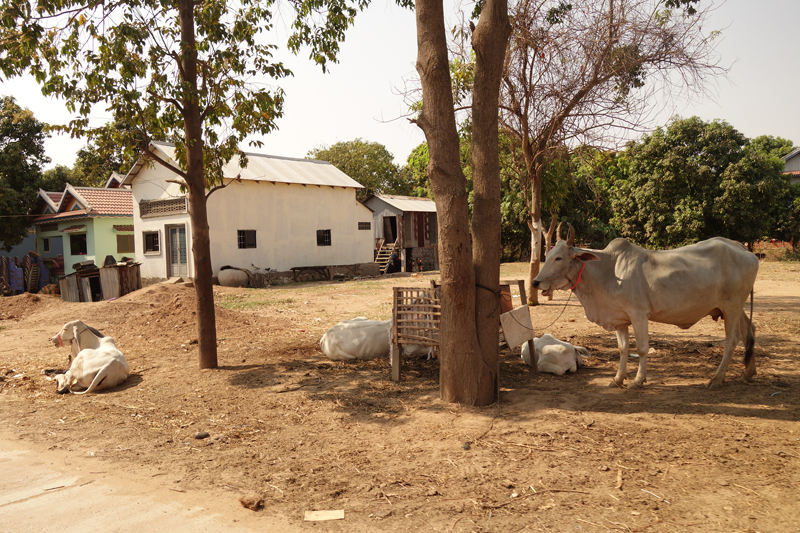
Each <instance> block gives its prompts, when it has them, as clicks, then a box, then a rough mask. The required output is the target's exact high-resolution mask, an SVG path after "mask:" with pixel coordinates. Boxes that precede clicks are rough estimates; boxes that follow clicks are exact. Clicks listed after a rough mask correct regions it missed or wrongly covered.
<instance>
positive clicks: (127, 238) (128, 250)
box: [117, 235, 134, 254]
mask: <svg viewBox="0 0 800 533" xmlns="http://www.w3.org/2000/svg"><path fill="white" fill-rule="evenodd" d="M133 252H134V250H133V235H117V253H118V254H132V253H133Z"/></svg>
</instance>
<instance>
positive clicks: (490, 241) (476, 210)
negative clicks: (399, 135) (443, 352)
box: [472, 0, 511, 404]
mask: <svg viewBox="0 0 800 533" xmlns="http://www.w3.org/2000/svg"><path fill="white" fill-rule="evenodd" d="M510 34H511V24H510V23H509V21H508V3H507V0H495V1H491V2H486V3H484V5H483V9H482V11H481V16H480V19H479V21H478V25H477V27H476V28H475V31H474V33H473V34H472V48H473V50H474V51H475V82H474V85H473V89H472V91H473V92H472V166H473V168H472V173H473V209H472V239H473V253H472V257H473V262H474V265H475V281H476V288H477V291H476V294H475V298H476V305H475V323H476V325H477V331H478V345H479V347H480V351H481V354H482V356H483V364H484V368H483V374H482V375H481V380H482V381H487V383H485V384H484V383H483V382H482V383H481V384H480V385H479V391H481V392H483V393H486V394H488V392H489V391H490V386H491V388H492V393H493V397H496V396H497V394H498V392H499V383H500V382H499V370H500V364H499V351H500V350H499V328H500V300H499V296H498V295H499V291H500V256H501V255H502V248H503V247H502V242H501V240H502V237H501V223H502V220H501V215H500V199H501V191H500V156H499V142H498V131H499V130H498V127H499V124H498V103H499V99H500V79H501V76H502V74H503V65H504V59H505V53H506V45H507V43H508V37H509V35H510ZM489 382H490V383H489ZM490 400H491V399H490V398H489V397H488V396H487V397H486V398H485V399H481V398H479V400H478V403H481V404H486V403H490Z"/></svg>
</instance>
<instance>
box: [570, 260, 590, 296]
mask: <svg viewBox="0 0 800 533" xmlns="http://www.w3.org/2000/svg"><path fill="white" fill-rule="evenodd" d="M584 268H586V261H584V262H583V266H582V267H581V271H580V272H578V281H576V282H575V285H573V286H572V287H570V288H569V290H571V291H574V290H575V287H577V286H578V283H580V282H581V274H583V269H584Z"/></svg>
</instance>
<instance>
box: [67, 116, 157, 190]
mask: <svg viewBox="0 0 800 533" xmlns="http://www.w3.org/2000/svg"><path fill="white" fill-rule="evenodd" d="M135 132H136V130H135V129H132V128H131V127H130V126H128V125H126V124H121V123H119V122H117V121H115V122H113V123H111V124H108V125H106V126H103V127H102V128H101V129H98V131H96V132H95V135H94V137H93V140H92V142H91V143H89V144H88V145H87V146H86V147H85V148H81V149H80V150H78V153H77V155H76V157H75V165H74V166H73V167H72V172H73V174H74V178H73V179H75V181H76V182H79V183H83V184H85V185H88V186H90V187H100V186H102V185H104V184H105V183H106V181H108V177H109V176H110V175H111V173H112V172H117V173H120V174H123V175H124V174H125V173H126V172H127V171H128V170H130V168H131V167H132V166H133V164H134V163H135V162H136V156H137V153H136V151H135V150H134V149H133V147H138V146H140V145H141V142H142V140H143V139H142V138H141V137H140V136H138V135H135ZM131 133H133V135H131V137H130V138H127V139H126V138H125V136H126V134H131Z"/></svg>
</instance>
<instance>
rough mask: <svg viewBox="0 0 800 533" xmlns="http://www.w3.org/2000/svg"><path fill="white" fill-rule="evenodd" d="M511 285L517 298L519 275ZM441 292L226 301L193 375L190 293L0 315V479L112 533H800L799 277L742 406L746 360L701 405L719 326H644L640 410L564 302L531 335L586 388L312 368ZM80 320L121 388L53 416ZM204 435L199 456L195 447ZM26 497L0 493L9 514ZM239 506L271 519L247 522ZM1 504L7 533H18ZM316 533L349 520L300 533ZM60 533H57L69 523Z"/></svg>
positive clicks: (304, 293)
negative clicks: (93, 508) (104, 517)
mask: <svg viewBox="0 0 800 533" xmlns="http://www.w3.org/2000/svg"><path fill="white" fill-rule="evenodd" d="M503 268H504V272H503V277H504V278H509V277H513V276H515V275H520V274H521V273H522V272H523V270H524V265H504V267H503ZM435 275H436V274H435V273H431V274H426V275H425V276H424V277H420V278H412V277H397V278H391V279H383V280H361V281H357V282H338V283H320V284H303V285H293V286H285V287H276V288H271V289H263V290H262V289H259V290H253V289H229V288H222V287H219V288H215V293H216V296H215V298H216V302H217V306H218V310H217V320H218V337H219V343H220V344H219V357H220V368H219V369H216V370H211V371H202V372H201V371H198V370H197V346H196V344H195V338H196V333H195V328H194V316H193V315H194V307H195V301H194V294H193V291H192V290H191V289H189V288H186V287H183V286H181V285H166V284H162V285H155V286H151V287H147V288H145V289H143V290H141V291H137V292H136V293H133V294H130V295H127V296H125V297H123V298H120V299H118V300H115V301H112V302H97V303H91V304H73V303H65V302H62V301H60V300H58V299H56V298H52V297H45V296H32V295H22V296H16V297H11V298H2V299H0V341H2V344H0V376H1V377H2V378H3V379H2V381H0V443H1V444H0V461H2V460H3V459H8V461H3V462H4V463H6V464H15V461H21V460H22V459H20V453H22V452H25V453H27V455H26V457H27V458H28V459H30V460H33V461H37V462H41V463H42V464H41V465H38V467H42V466H43V467H45V468H46V469H50V468H53V469H54V471H57V475H58V476H62V477H57V478H53V482H54V483H58V484H59V485H65V487H66V485H68V484H69V486H70V487H71V488H69V489H67V488H65V489H63V490H58V491H56V494H62V495H63V494H65V493H68V492H69V491H75V492H76V493H79V492H80V491H84V490H88V488H91V487H101V488H102V489H103V490H108V491H109V492H112V493H113V494H114V497H113V498H111V501H114V502H116V501H119V502H122V503H121V504H120V505H121V514H124V515H125V516H130V515H134V516H135V515H136V514H137V511H136V507H135V505H137V503H136V502H137V500H138V501H139V504H138V505H139V508H140V509H142V508H146V509H152V510H153V512H154V513H155V515H153V516H154V517H155V516H156V515H157V514H158V512H161V515H169V516H173V515H174V516H176V517H178V521H177V522H178V525H176V526H174V527H172V526H170V529H172V530H176V531H206V530H219V531H223V530H224V529H222V528H223V527H225V528H230V529H228V530H230V531H236V530H237V529H239V530H242V529H243V530H247V529H248V528H249V529H250V530H260V531H270V530H275V531H291V530H293V529H294V530H304V531H305V530H324V531H347V532H364V531H403V532H405V531H409V530H419V531H443V532H445V531H446V532H472V531H475V532H486V531H497V532H500V531H502V532H514V531H542V532H561V531H564V532H566V531H569V532H575V531H580V532H608V531H622V532H633V531H645V532H647V533H657V532H685V531H719V532H735V531H742V532H745V531H747V532H756V531H760V532H763V533H767V532H790V531H800V512H799V511H798V509H800V491H798V489H797V487H798V483H800V358H799V357H798V343H800V265H797V264H780V263H762V265H761V270H760V273H759V278H758V281H757V283H756V299H755V316H754V321H755V323H756V325H757V328H758V331H757V340H756V365H757V368H758V375H757V376H756V379H755V381H754V382H752V383H746V382H744V380H743V379H742V377H741V369H742V367H741V362H740V360H741V355H742V349H741V348H739V349H738V351H737V354H736V361H735V362H734V363H732V364H731V367H730V369H729V371H728V375H727V381H726V383H725V385H724V386H723V387H722V389H721V390H719V391H709V390H707V389H706V388H705V387H704V385H705V383H707V381H708V380H709V379H710V377H711V376H712V375H713V372H714V370H715V369H716V366H717V365H718V364H719V360H720V358H721V354H722V340H723V335H724V334H723V326H722V325H721V324H720V323H716V322H713V321H712V320H711V319H710V318H707V319H704V320H703V321H701V322H700V323H699V324H697V325H696V326H695V327H693V328H692V329H690V330H679V329H677V328H674V327H668V326H660V325H655V326H654V327H653V332H652V338H651V347H652V348H653V349H654V353H653V355H652V356H651V357H650V358H649V359H648V382H647V384H646V386H645V388H644V390H641V391H628V390H620V389H611V388H608V387H607V384H608V383H609V381H610V379H611V377H612V376H613V374H614V372H615V369H616V361H617V357H618V356H617V349H616V340H615V337H614V335H613V334H611V333H608V332H606V331H604V330H602V329H601V328H599V327H598V326H595V325H594V324H591V323H589V322H588V321H586V319H585V318H584V316H583V312H582V308H581V307H580V306H579V305H578V304H577V302H575V301H574V299H573V300H567V294H566V293H558V294H557V295H556V299H555V300H553V301H552V302H546V303H544V304H543V305H540V306H538V307H535V308H534V309H533V310H532V313H531V314H532V319H533V324H534V327H535V328H537V331H540V332H549V333H552V334H554V335H556V336H557V337H559V338H561V339H564V340H569V341H570V342H573V343H574V344H579V345H583V346H586V347H588V348H589V350H590V351H591V353H592V357H591V358H589V359H588V361H587V363H588V364H587V366H585V367H584V368H581V369H580V370H579V371H578V372H577V373H576V374H570V375H566V376H562V377H558V376H553V375H549V374H544V375H540V374H535V373H533V372H531V371H530V369H528V368H527V367H526V366H525V365H524V364H523V363H522V362H521V361H520V359H519V355H518V351H516V352H513V353H512V352H510V351H505V352H504V353H503V354H502V355H501V387H502V388H501V401H500V403H499V404H497V405H493V406H489V407H484V408H473V407H465V406H459V405H452V404H445V403H442V402H440V401H439V400H438V386H437V375H438V374H437V373H438V364H437V362H436V361H435V360H434V361H426V360H424V359H414V360H411V361H409V363H408V366H407V372H406V373H405V375H404V376H405V377H404V380H403V381H402V382H400V383H394V382H392V381H390V380H389V375H390V372H389V366H388V363H387V361H383V360H381V361H370V362H358V363H341V362H332V361H329V360H327V359H326V358H325V357H324V355H322V354H321V352H320V351H319V347H318V344H317V343H318V340H319V337H320V336H321V335H322V333H324V331H325V330H327V328H329V327H330V326H332V325H333V324H335V323H336V322H338V321H339V320H342V319H345V318H352V317H354V316H367V317H369V318H380V319H386V318H389V316H390V314H391V303H390V298H391V287H392V286H423V285H427V284H428V282H429V279H430V278H431V277H435ZM562 312H563V314H561V313H562ZM559 315H560V316H559ZM557 317H558V320H557V321H556V322H555V324H554V325H553V326H552V327H550V328H548V329H547V330H546V331H544V330H543V328H545V326H547V325H548V324H550V323H551V322H553V320H555V319H556V318H557ZM75 318H80V319H82V320H84V321H85V322H87V323H89V324H90V325H92V326H95V327H97V328H98V329H100V330H102V331H103V332H104V333H106V334H108V335H112V336H114V337H115V338H116V340H117V343H118V345H119V346H120V348H121V349H122V351H123V353H125V355H126V356H127V358H128V360H129V361H130V363H131V366H132V370H133V373H132V375H131V376H130V377H129V379H128V380H127V381H126V382H125V383H124V384H123V385H122V386H120V387H117V388H115V389H112V390H109V391H105V392H102V393H99V394H89V395H85V396H57V395H56V394H55V393H54V388H55V386H54V383H53V382H52V381H48V380H47V376H46V374H43V373H42V371H43V370H47V369H54V368H64V366H65V365H66V362H67V349H66V348H61V349H59V348H55V347H53V346H52V345H50V344H49V343H48V342H47V339H48V338H49V337H50V336H52V335H54V334H55V333H56V332H57V331H58V330H59V328H60V327H61V326H62V325H63V324H64V323H65V322H67V321H69V320H72V319H75ZM630 372H631V375H632V374H633V372H635V368H631V369H630ZM200 431H206V432H208V433H209V434H210V437H209V438H207V439H203V440H197V439H194V438H193V436H194V435H195V434H196V433H197V432H200ZM3 454H6V455H3ZM8 454H11V455H8ZM14 454H17V455H14ZM23 455H25V454H23ZM26 460H27V459H26ZM16 464H19V463H16ZM73 468H80V471H73V470H72V469H73ZM65 469H66V470H65ZM23 471H24V468H23ZM73 478H76V479H74V480H73V481H69V480H72V479H73ZM59 480H60V481H59ZM117 480H122V481H117ZM48 483H50V482H49V481H47V480H44V481H41V482H40V483H39V484H38V485H36V487H39V489H40V492H42V491H44V489H47V488H52V487H50V486H49V485H48ZM84 483H88V484H86V485H84ZM120 483H121V485H120ZM32 486H33V485H32ZM108 487H110V488H108ZM23 489H24V487H22V488H20V487H17V488H16V489H14V488H13V487H10V483H9V481H8V480H7V478H6V476H5V475H4V476H3V477H2V478H1V479H0V497H2V495H3V494H10V493H11V491H13V490H23ZM48 492H50V491H48ZM142 492H144V493H145V494H150V495H151V497H150V498H149V499H146V498H144V497H142V496H140V495H141V493H142ZM81 493H82V492H81ZM247 493H257V494H259V495H260V496H261V497H263V498H264V501H265V506H264V509H263V510H260V511H257V512H253V511H249V510H246V509H244V508H242V507H241V506H240V505H239V503H238V499H239V497H240V496H241V495H243V494H247ZM131 495H133V496H131ZM137 495H139V496H137ZM48 497H49V496H38V497H35V498H33V499H31V500H28V501H29V502H30V505H32V506H33V505H34V503H37V504H38V503H39V502H47V501H48V500H47V498H48ZM2 502H3V500H0V531H6V530H8V531H21V529H16V528H15V525H21V523H19V524H14V523H9V522H8V521H5V520H4V519H3V518H2V517H4V516H5V515H6V513H5V511H8V510H9V509H11V507H12V506H8V505H6V506H5V507H3V503H2ZM6 503H8V502H6ZM128 505H130V506H132V507H129V506H128ZM174 506H177V507H174ZM44 507H45V508H41V507H40V508H36V507H31V509H35V511H32V512H35V514H39V513H42V514H44V513H45V512H46V511H47V509H46V507H47V506H44ZM182 509H185V510H183V511H182ZM200 509H202V510H200ZM309 510H344V516H345V518H344V520H338V521H332V522H324V523H308V522H304V521H303V516H304V513H305V511H309ZM189 517H195V518H196V520H197V521H196V522H195V521H192V520H190V518H189ZM78 518H79V519H82V520H85V519H86V518H85V516H84V515H81V514H80V513H78ZM54 520H62V522H61V524H59V525H62V527H60V528H58V529H59V531H63V530H64V528H63V521H67V522H69V518H66V517H64V515H59V516H58V517H57V518H54ZM154 521H155V522H158V520H155V518H154ZM81 523H82V524H91V521H89V522H81ZM165 523H166V522H165ZM180 524H183V526H181V525H180ZM141 525H142V524H140V525H139V527H141ZM93 527H94V529H95V530H97V529H96V528H97V527H99V526H97V525H96V524H95V525H94V526H93ZM104 527H105V526H104ZM110 527H111V526H108V528H107V529H104V530H108V531H112V530H113V529H110ZM147 527H150V526H147ZM215 527H216V528H220V529H213V528H215ZM203 528H206V529H203ZM209 528H211V529H209ZM88 529H90V530H91V529H92V527H88ZM52 530H53V531H55V528H54V529H52ZM83 530H86V529H85V528H84V529H83ZM23 531H24V530H23ZM154 531H157V530H154Z"/></svg>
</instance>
